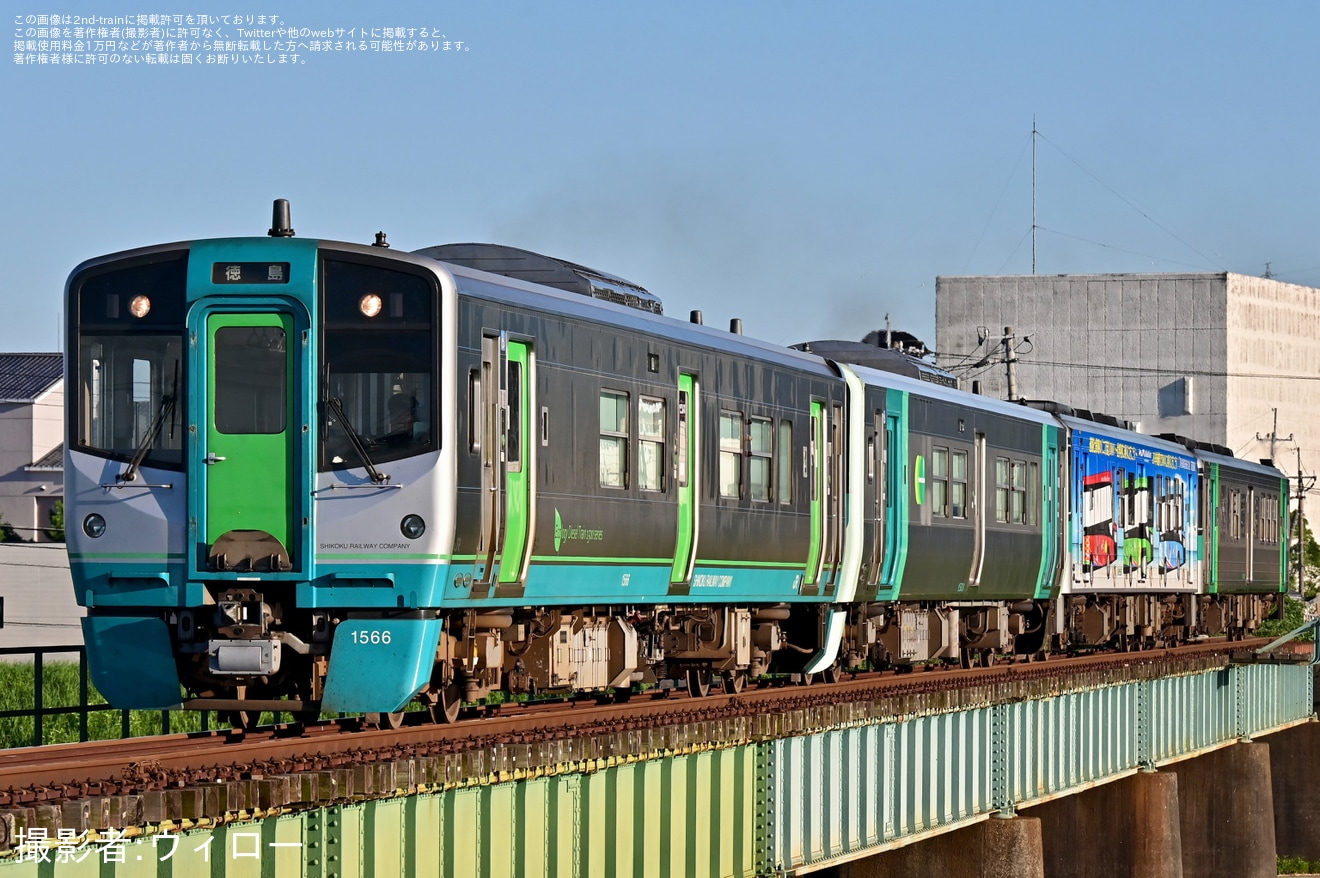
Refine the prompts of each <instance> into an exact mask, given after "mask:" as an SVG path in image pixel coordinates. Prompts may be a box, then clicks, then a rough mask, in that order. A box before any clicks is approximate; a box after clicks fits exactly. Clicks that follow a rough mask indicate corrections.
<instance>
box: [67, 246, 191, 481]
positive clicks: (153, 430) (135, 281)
mask: <svg viewBox="0 0 1320 878" xmlns="http://www.w3.org/2000/svg"><path fill="white" fill-rule="evenodd" d="M151 258H152V259H154V260H155V261H153V262H145V263H143V262H139V263H137V264H127V265H126V264H123V263H118V264H113V265H111V266H108V267H107V266H97V267H95V268H92V269H89V270H88V271H87V272H85V273H83V274H81V275H79V276H77V277H75V278H73V280H72V281H70V284H69V294H70V300H69V315H70V319H69V332H70V347H71V350H73V351H74V352H75V354H74V355H73V356H71V357H70V358H69V375H68V388H69V389H68V391H66V393H67V396H68V401H69V430H70V433H69V435H70V442H71V445H72V447H74V448H75V449H77V450H80V451H87V452H91V453H94V454H99V455H102V456H105V457H109V458H112V459H115V460H123V461H129V460H132V459H133V458H134V457H135V456H137V455H138V454H139V453H141V455H142V458H141V461H142V464H143V465H145V466H158V467H163V468H166V469H178V468H180V467H182V466H183V442H184V434H185V432H186V430H185V429H184V426H183V424H184V421H183V417H184V415H183V413H184V411H186V405H185V402H186V401H185V400H184V399H183V394H184V392H185V388H186V387H187V384H186V381H187V376H186V375H185V374H184V364H185V358H184V313H185V307H186V302H185V298H186V289H187V259H186V254H181V253H180V254H157V255H154V256H153V257H151Z"/></svg>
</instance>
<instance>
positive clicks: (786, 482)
mask: <svg viewBox="0 0 1320 878" xmlns="http://www.w3.org/2000/svg"><path fill="white" fill-rule="evenodd" d="M776 450H777V451H778V457H777V458H776V462H775V473H776V475H777V476H778V479H777V484H776V485H775V488H776V494H777V496H778V497H779V502H780V503H781V504H786V503H792V502H793V422H792V421H780V422H779V447H778V448H777V449H776Z"/></svg>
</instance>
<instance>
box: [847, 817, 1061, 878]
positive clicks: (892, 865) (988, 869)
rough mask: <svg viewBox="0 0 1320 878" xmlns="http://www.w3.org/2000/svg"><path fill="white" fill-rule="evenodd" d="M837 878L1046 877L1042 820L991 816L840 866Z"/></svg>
mask: <svg viewBox="0 0 1320 878" xmlns="http://www.w3.org/2000/svg"><path fill="white" fill-rule="evenodd" d="M837 874H838V875H839V878H911V876H913V875H939V876H941V878H1045V863H1044V859H1043V857H1042V856H1041V823H1040V820H1038V819H1037V818H1035V817H1021V816H1019V817H1010V818H1001V817H991V818H990V819H989V820H983V821H981V822H980V823H976V824H973V825H972V826H968V827H966V828H965V829H959V830H957V831H956V832H950V833H946V834H945V835H938V836H936V837H934V838H929V839H926V840H925V841H920V842H917V843H916V844H911V845H908V846H907V847H902V848H898V849H897V850H892V851H886V852H885V853H882V854H877V855H876V856H874V857H868V858H866V859H865V860H858V861H856V862H853V863H848V864H846V865H843V866H840V867H839V870H838V872H837Z"/></svg>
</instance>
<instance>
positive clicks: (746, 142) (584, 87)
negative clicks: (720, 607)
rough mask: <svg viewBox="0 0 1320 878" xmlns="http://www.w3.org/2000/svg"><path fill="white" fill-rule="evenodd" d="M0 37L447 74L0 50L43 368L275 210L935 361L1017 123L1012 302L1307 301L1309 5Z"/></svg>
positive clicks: (264, 9)
mask: <svg viewBox="0 0 1320 878" xmlns="http://www.w3.org/2000/svg"><path fill="white" fill-rule="evenodd" d="M11 7H15V8H16V11H13V12H10V13H6V14H7V15H8V16H9V17H8V18H7V19H6V24H7V25H8V26H9V27H10V30H11V32H13V31H14V30H15V29H16V26H15V25H14V24H13V21H14V17H15V16H23V17H25V16H26V15H28V14H39V13H51V12H64V13H67V14H74V15H78V14H99V15H130V14H132V15H135V14H137V13H153V12H154V13H174V14H196V13H202V12H206V13H212V14H216V15H220V14H234V13H236V12H240V13H245V14H246V13H251V14H254V15H255V14H267V15H276V16H279V17H280V18H282V19H283V20H284V22H285V23H287V24H291V25H295V26H298V27H307V28H312V29H322V28H340V27H342V28H345V29H347V28H354V27H356V28H363V27H365V28H368V29H370V28H384V27H404V28H417V29H419V30H420V29H421V28H428V29H433V30H437V31H439V32H440V33H442V34H443V35H444V36H445V38H447V39H449V40H451V41H462V42H463V44H464V49H463V50H462V51H452V50H451V51H449V52H431V53H425V54H420V53H412V54H407V53H405V54H383V53H373V52H363V53H354V54H348V53H344V52H341V53H313V52H309V51H303V52H302V53H301V60H302V61H303V63H299V64H297V65H284V66H279V65H262V66H253V65H251V64H240V65H238V66H228V65H226V66H217V65H205V64H200V63H199V64H195V65H193V66H191V67H188V66H181V65H177V66H176V65H169V66H147V65H142V64H139V65H134V66H123V65H119V66H113V65H110V66H99V65H98V66H90V67H88V66H72V67H65V66H63V65H59V66H50V65H46V66H41V65H32V66H28V65H19V64H15V63H14V53H13V50H12V49H11V51H10V53H9V54H8V55H7V56H6V57H5V59H4V60H5V65H4V68H3V70H4V72H3V73H2V74H0V110H2V112H0V119H3V126H0V128H2V129H3V131H4V134H3V136H2V137H0V168H2V169H3V170H2V171H0V268H2V271H0V277H2V281H0V303H2V304H3V305H4V310H5V314H6V319H4V320H3V321H0V350H8V351H23V350H54V349H56V348H57V347H58V344H59V342H58V337H57V327H58V320H59V314H58V308H59V304H58V303H59V300H60V296H61V292H62V289H63V284H64V281H65V279H66V277H67V276H68V273H69V271H70V270H71V269H72V268H73V267H74V266H75V265H77V264H78V263H79V262H80V261H82V260H84V259H87V258H89V257H92V256H96V255H100V254H104V253H107V252H111V251H115V250H121V249H127V248H130V247H135V246H140V245H146V244H153V243H160V242H165V241H174V240H182V239H189V238H203V237H221V236H230V235H246V234H258V235H260V234H264V233H265V231H266V229H267V228H268V227H269V224H270V203H271V200H272V199H273V198H276V197H285V198H288V199H290V200H291V201H292V204H293V225H294V227H295V229H296V230H297V232H298V234H299V235H300V236H306V237H321V238H333V239H340V240H351V241H360V242H364V243H365V242H370V241H371V240H372V236H373V234H374V233H375V232H376V231H377V230H384V231H386V232H387V233H388V234H389V238H390V241H391V242H392V243H393V244H394V246H396V247H402V248H406V249H416V248H420V247H425V246H429V245H432V244H438V243H445V242H460V241H494V242H499V243H507V244H512V245H516V246H520V247H525V248H528V249H531V250H538V251H541V252H546V253H551V254H555V255H561V256H563V257H565V258H568V259H571V260H574V261H577V262H582V263H585V264H587V265H591V266H593V267H596V268H599V269H601V270H604V271H608V272H612V273H615V274H619V275H622V276H624V277H626V278H629V279H630V280H633V281H635V282H637V283H640V284H642V285H643V286H646V287H647V288H649V289H650V290H651V291H652V292H654V293H656V294H657V295H659V296H660V297H661V298H663V300H664V302H665V306H666V312H667V313H669V314H671V315H673V316H676V317H680V318H686V316H687V313H688V311H689V310H690V309H693V308H700V309H702V310H703V311H704V312H705V314H706V321H707V323H711V324H725V325H727V321H728V319H729V318H730V317H741V318H743V320H744V324H745V327H746V332H747V333H748V334H749V335H755V336H759V337H762V338H766V339H769V340H771V341H775V342H782V343H786V344H787V343H792V342H795V341H802V340H807V339H815V338H831V337H843V338H860V337H861V335H862V334H864V333H865V332H866V331H868V330H870V329H872V328H877V327H881V326H883V323H884V317H885V314H886V313H889V314H891V315H892V319H893V323H894V326H895V328H898V329H906V330H909V331H912V332H915V333H916V334H917V335H918V336H920V337H922V338H925V339H926V340H927V341H928V342H930V343H932V344H933V342H934V291H935V277H936V275H940V274H999V273H1004V274H1014V273H1030V271H1031V238H1030V227H1031V222H1032V213H1031V205H1032V186H1031V136H1030V132H1031V126H1032V118H1033V116H1034V117H1035V118H1036V120H1037V125H1038V128H1039V130H1040V132H1041V133H1042V135H1043V138H1042V139H1040V140H1039V141H1038V142H1037V148H1038V181H1039V187H1038V222H1039V225H1040V226H1042V227H1043V229H1044V230H1042V231H1041V232H1040V233H1039V238H1038V241H1039V256H1038V270H1039V271H1040V272H1041V273H1058V272H1110V271H1184V270H1198V271H1200V270H1204V271H1221V270H1230V271H1238V272H1243V273H1249V274H1262V273H1264V271H1265V263H1266V262H1271V263H1272V264H1273V271H1274V272H1275V274H1276V275H1277V276H1278V277H1279V278H1281V279H1283V280H1289V281H1294V282H1298V283H1306V284H1312V285H1317V286H1320V248H1318V247H1317V246H1316V231H1317V227H1318V225H1320V224H1318V223H1317V220H1318V219H1320V179H1318V177H1317V162H1316V144H1317V142H1318V141H1320V136H1318V134H1320V133H1318V132H1317V126H1320V114H1317V113H1316V106H1317V101H1318V98H1320V94H1318V92H1320V89H1318V88H1317V85H1318V84H1320V65H1317V64H1316V63H1315V45H1314V44H1315V40H1316V36H1317V34H1320V5H1317V4H1315V3H1314V2H1279V3H1264V4H1255V5H1254V8H1252V7H1249V6H1248V5H1247V4H1242V3H1222V2H1166V3H1128V2H1103V3H1096V2H1091V3H1059V2H1051V3H1018V2H996V3H982V2H975V3H972V2H967V3H887V2H861V0H858V2H806V0H797V2H793V0H755V2H753V0H737V2H732V0H729V2H718V0H710V2H685V0H676V2H663V3H661V2H651V3H641V2H623V0H614V2H604V0H601V2H577V0H563V2H551V0H536V2H531V0H522V2H512V0H510V2H495V0H491V2H449V3H416V2H408V3H392V4H382V5H376V6H373V5H371V4H366V3H356V4H343V3H324V2H321V3H312V2H279V0H277V2H275V3H263V4H243V3H239V4H234V3H226V4H217V5H215V6H214V8H212V9H207V8H206V4H204V3H202V4H198V3H187V4H184V3H178V4H171V3H170V2H168V0H167V2H165V3H163V4H162V3H152V4H147V5H146V6H143V7H139V8H134V7H132V6H131V5H129V6H125V5H122V4H117V3H112V4H104V3H85V2H70V3H69V4H68V8H64V9H61V8H58V7H59V5H58V4H55V5H52V4H49V3H40V4H37V3H33V4H29V7H30V8H27V7H24V6H23V4H17V5H15V4H11ZM382 7H383V8H384V9H387V10H388V11H382ZM17 27H18V28H21V29H23V30H26V28H27V27H28V25H26V24H23V25H19V26H17ZM226 33H227V35H228V36H229V38H231V39H235V40H236V39H238V38H239V36H238V35H237V34H236V33H235V29H234V27H233V26H229V27H228V28H226ZM199 53H200V52H199ZM200 54H204V53H200Z"/></svg>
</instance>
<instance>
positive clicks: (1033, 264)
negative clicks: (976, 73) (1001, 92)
mask: <svg viewBox="0 0 1320 878" xmlns="http://www.w3.org/2000/svg"><path fill="white" fill-rule="evenodd" d="M1038 133H1039V132H1037V131H1036V117H1035V116H1034V115H1033V116H1032V117H1031V273H1032V274H1035V273H1036V229H1037V228H1038V227H1037V225H1036V136H1037V134H1038ZM1009 399H1012V397H1009Z"/></svg>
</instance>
